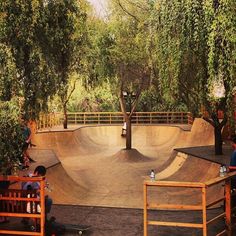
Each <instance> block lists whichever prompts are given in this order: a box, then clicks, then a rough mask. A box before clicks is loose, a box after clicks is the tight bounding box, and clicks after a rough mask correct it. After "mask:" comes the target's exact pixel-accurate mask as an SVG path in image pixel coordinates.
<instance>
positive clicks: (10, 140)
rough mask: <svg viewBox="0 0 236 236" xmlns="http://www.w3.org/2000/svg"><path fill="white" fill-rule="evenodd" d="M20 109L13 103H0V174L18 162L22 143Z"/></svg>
mask: <svg viewBox="0 0 236 236" xmlns="http://www.w3.org/2000/svg"><path fill="white" fill-rule="evenodd" d="M19 117H20V109H19V107H18V106H17V103H16V102H15V101H8V102H0V139H1V141H0V153H1V155H0V172H3V171H5V170H6V169H7V168H8V167H11V166H12V165H13V164H14V163H16V162H18V161H19V158H20V156H21V154H22V145H23V143H24V139H23V132H22V129H21V125H20V120H19Z"/></svg>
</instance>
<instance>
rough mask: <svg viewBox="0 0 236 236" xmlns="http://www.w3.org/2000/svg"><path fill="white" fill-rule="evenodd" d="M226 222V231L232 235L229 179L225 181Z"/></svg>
mask: <svg viewBox="0 0 236 236" xmlns="http://www.w3.org/2000/svg"><path fill="white" fill-rule="evenodd" d="M225 218H226V219H225V221H226V231H227V235H228V236H231V235H232V227H231V180H230V179H227V180H226V181H225Z"/></svg>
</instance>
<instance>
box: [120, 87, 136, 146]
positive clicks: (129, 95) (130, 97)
mask: <svg viewBox="0 0 236 236" xmlns="http://www.w3.org/2000/svg"><path fill="white" fill-rule="evenodd" d="M122 93H123V97H124V100H125V103H126V106H125V112H126V114H127V107H129V108H128V112H129V115H126V118H125V119H126V120H125V122H126V149H127V150H130V149H131V146H132V138H131V123H132V122H131V121H132V105H133V103H134V101H135V99H136V94H135V93H134V92H129V91H123V92H122Z"/></svg>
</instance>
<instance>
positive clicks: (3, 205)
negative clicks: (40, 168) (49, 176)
mask: <svg viewBox="0 0 236 236" xmlns="http://www.w3.org/2000/svg"><path fill="white" fill-rule="evenodd" d="M2 180H4V181H6V180H7V181H10V182H40V186H41V188H40V192H39V193H37V191H36V190H22V189H0V216H2V217H7V218H11V217H19V218H26V219H29V218H31V219H32V220H33V222H34V224H35V226H36V223H39V225H40V230H39V232H32V231H13V230H6V229H4V230H2V229H0V234H4V235H6V234H12V235H42V236H43V235H44V224H45V198H44V197H40V198H39V197H38V196H39V195H40V196H44V195H45V193H44V186H45V178H44V177H17V176H0V181H2ZM15 185H16V184H15ZM39 206H40V207H39Z"/></svg>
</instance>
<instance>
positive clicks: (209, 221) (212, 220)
mask: <svg viewBox="0 0 236 236" xmlns="http://www.w3.org/2000/svg"><path fill="white" fill-rule="evenodd" d="M224 216H225V213H221V214H220V215H218V216H216V217H214V218H212V219H211V220H208V221H207V225H208V224H211V223H214V222H215V221H217V220H219V219H220V218H222V217H224Z"/></svg>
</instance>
